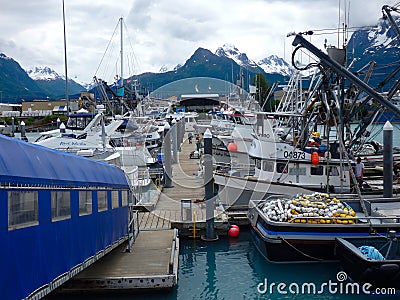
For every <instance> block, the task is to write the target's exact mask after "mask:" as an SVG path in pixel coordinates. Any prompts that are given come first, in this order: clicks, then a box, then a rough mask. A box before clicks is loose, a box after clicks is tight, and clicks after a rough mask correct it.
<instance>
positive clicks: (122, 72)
mask: <svg viewBox="0 0 400 300" xmlns="http://www.w3.org/2000/svg"><path fill="white" fill-rule="evenodd" d="M119 22H120V26H121V77H120V79H121V80H123V76H124V55H123V51H124V40H123V32H122V29H123V25H122V23H123V18H122V17H121V18H119Z"/></svg>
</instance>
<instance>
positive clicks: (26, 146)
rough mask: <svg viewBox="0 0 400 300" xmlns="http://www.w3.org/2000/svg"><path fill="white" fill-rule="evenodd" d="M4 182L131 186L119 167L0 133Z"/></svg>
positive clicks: (1, 179) (0, 169)
mask: <svg viewBox="0 0 400 300" xmlns="http://www.w3.org/2000/svg"><path fill="white" fill-rule="evenodd" d="M0 145H1V147H0V184H4V185H8V184H10V185H21V184H23V185H25V184H26V185H50V186H53V185H54V186H65V187H73V186H78V187H90V186H91V187H93V186H97V187H112V188H129V183H128V181H127V178H126V176H125V173H124V172H123V171H122V170H121V169H120V168H118V167H116V166H113V165H109V164H107V163H104V162H99V161H95V160H92V159H88V158H85V157H81V156H78V155H75V154H70V153H64V152H61V151H58V150H53V149H49V148H46V147H43V146H40V145H35V144H30V143H27V142H23V141H20V140H18V139H15V138H9V137H6V136H4V135H1V134H0Z"/></svg>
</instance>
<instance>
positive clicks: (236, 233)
mask: <svg viewBox="0 0 400 300" xmlns="http://www.w3.org/2000/svg"><path fill="white" fill-rule="evenodd" d="M239 233H240V230H239V226H237V225H233V226H231V228H229V231H228V235H229V237H232V238H236V237H238V236H239Z"/></svg>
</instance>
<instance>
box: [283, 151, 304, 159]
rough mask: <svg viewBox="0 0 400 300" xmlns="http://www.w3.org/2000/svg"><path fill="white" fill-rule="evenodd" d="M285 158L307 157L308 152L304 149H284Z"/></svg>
mask: <svg viewBox="0 0 400 300" xmlns="http://www.w3.org/2000/svg"><path fill="white" fill-rule="evenodd" d="M283 157H284V158H292V159H305V158H306V153H305V152H302V151H294V152H293V151H283Z"/></svg>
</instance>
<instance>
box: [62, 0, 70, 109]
mask: <svg viewBox="0 0 400 300" xmlns="http://www.w3.org/2000/svg"><path fill="white" fill-rule="evenodd" d="M62 9H63V27H64V68H65V103H66V105H67V115H68V114H69V97H68V67H67V35H66V31H65V8H64V0H62Z"/></svg>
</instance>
